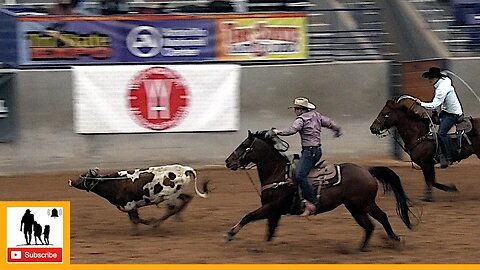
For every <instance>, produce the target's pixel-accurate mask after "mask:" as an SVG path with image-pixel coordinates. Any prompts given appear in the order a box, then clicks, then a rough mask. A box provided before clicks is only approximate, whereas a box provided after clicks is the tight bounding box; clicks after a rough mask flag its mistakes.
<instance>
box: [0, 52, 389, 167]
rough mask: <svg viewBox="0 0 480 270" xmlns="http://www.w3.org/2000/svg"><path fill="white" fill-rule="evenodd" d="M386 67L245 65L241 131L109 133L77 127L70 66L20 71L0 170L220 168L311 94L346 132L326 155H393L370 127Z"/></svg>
mask: <svg viewBox="0 0 480 270" xmlns="http://www.w3.org/2000/svg"><path fill="white" fill-rule="evenodd" d="M389 66H390V63H389V62H388V61H366V62H344V63H320V64H299V65H287V66H279V65H272V66H265V65H262V66H246V67H242V71H241V81H240V93H241V94H240V99H241V100H240V118H241V119H240V130H238V131H236V132H202V133H156V134H111V135H110V134H109V135H82V134H76V133H75V132H74V128H73V114H74V109H73V104H72V83H71V81H72V78H71V76H72V74H71V71H70V70H20V71H18V72H17V78H16V104H15V106H16V109H17V115H16V119H15V120H16V123H17V129H18V132H17V137H16V139H15V140H14V141H13V142H11V143H2V144H0V151H1V152H2V162H1V163H0V173H1V174H12V173H25V172H39V171H49V172H51V171H70V170H80V171H83V170H85V169H87V168H91V167H99V168H100V169H101V170H104V169H117V168H127V169H129V168H135V167H145V166H151V165H161V164H170V163H183V164H188V165H192V166H206V165H218V166H223V164H224V160H225V159H226V157H227V156H228V155H229V154H230V153H231V152H232V151H233V149H234V148H235V147H236V146H237V145H238V144H239V143H240V142H241V141H242V140H243V139H244V138H245V136H246V135H247V130H252V131H255V130H264V129H269V128H271V127H284V126H286V125H288V124H290V123H291V121H293V119H294V114H293V112H292V111H291V110H289V109H287V107H288V106H289V105H290V104H291V103H292V100H293V99H294V98H295V97H297V96H307V97H309V98H310V99H311V100H312V102H314V103H315V104H316V105H317V107H318V109H319V111H320V112H322V113H324V114H326V115H328V116H330V117H332V118H334V119H335V120H336V121H337V122H338V123H339V124H340V125H341V126H342V127H343V129H344V134H345V135H344V136H342V137H341V138H338V139H334V138H333V133H332V132H330V131H328V130H325V131H324V133H323V145H324V146H323V149H324V158H326V159H331V160H336V159H337V160H338V159H343V160H349V159H351V158H356V157H362V156H389V155H390V152H391V149H390V148H391V141H390V140H389V139H388V138H383V139H379V138H377V137H376V136H374V135H372V134H370V131H369V126H370V124H371V123H372V121H373V119H375V117H376V115H377V113H378V112H379V110H380V109H381V108H382V106H383V105H384V104H385V100H386V98H387V97H388V95H389V89H390V79H389V78H390V71H389V70H390V69H389ZM206 109H207V110H208V108H206ZM287 141H288V142H289V143H290V145H291V148H290V151H289V152H290V153H294V152H299V149H300V147H299V144H300V143H299V136H298V135H295V136H292V137H288V138H287Z"/></svg>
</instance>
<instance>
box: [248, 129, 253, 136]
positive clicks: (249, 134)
mask: <svg viewBox="0 0 480 270" xmlns="http://www.w3.org/2000/svg"><path fill="white" fill-rule="evenodd" d="M252 135H253V134H252V132H251V131H250V129H249V130H248V137H251V136H252Z"/></svg>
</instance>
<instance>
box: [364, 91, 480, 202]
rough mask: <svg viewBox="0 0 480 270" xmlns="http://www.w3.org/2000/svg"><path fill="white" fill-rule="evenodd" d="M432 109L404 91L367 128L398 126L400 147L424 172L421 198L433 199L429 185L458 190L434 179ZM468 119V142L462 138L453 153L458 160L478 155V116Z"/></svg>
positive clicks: (381, 129)
mask: <svg viewBox="0 0 480 270" xmlns="http://www.w3.org/2000/svg"><path fill="white" fill-rule="evenodd" d="M431 113H432V111H431V110H427V109H425V108H424V107H422V106H420V105H418V104H417V103H416V102H415V98H414V97H411V96H408V95H403V96H400V97H398V98H393V99H389V100H387V102H386V104H385V106H383V108H382V110H381V111H380V113H379V114H378V116H377V118H375V120H374V121H373V123H372V125H371V126H370V131H371V132H372V133H373V134H376V135H380V134H383V133H385V132H387V131H388V130H389V129H390V128H392V127H396V128H397V131H398V134H399V135H400V137H401V138H402V140H403V142H404V146H402V148H403V149H404V150H405V151H406V152H407V154H408V155H409V156H410V158H411V160H412V161H413V162H414V163H416V164H417V165H418V166H420V168H421V170H422V172H423V176H424V178H425V184H426V188H425V193H424V197H423V200H424V201H428V202H432V201H433V195H432V187H435V188H437V189H440V190H443V191H447V192H457V191H458V190H457V187H456V186H455V185H454V184H448V185H444V184H441V183H438V182H437V181H436V179H435V164H436V163H438V162H437V160H436V159H435V157H436V155H437V150H438V145H437V143H436V141H437V140H436V137H435V136H436V134H433V135H432V133H431V131H430V130H431V128H430V127H431V126H432V125H433V121H432V117H431ZM470 122H471V126H472V128H471V131H469V132H466V134H465V135H466V136H468V140H469V141H470V142H471V143H468V140H467V139H463V141H464V142H463V143H462V145H461V148H459V149H458V151H457V154H456V155H455V156H454V157H453V158H454V159H455V160H454V161H458V162H459V161H461V160H463V159H466V158H468V157H469V156H470V155H472V154H476V155H477V157H478V158H480V137H479V132H480V130H479V129H480V119H479V118H472V119H471V120H470ZM458 138H460V136H458ZM458 138H457V139H453V141H452V145H457V144H458ZM460 139H462V138H460Z"/></svg>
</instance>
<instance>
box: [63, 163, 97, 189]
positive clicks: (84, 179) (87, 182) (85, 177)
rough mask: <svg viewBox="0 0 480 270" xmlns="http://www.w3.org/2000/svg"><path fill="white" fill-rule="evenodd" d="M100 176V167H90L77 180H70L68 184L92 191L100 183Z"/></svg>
mask: <svg viewBox="0 0 480 270" xmlns="http://www.w3.org/2000/svg"><path fill="white" fill-rule="evenodd" d="M98 178H100V173H99V170H98V168H95V169H89V170H88V171H87V172H86V173H84V174H82V175H80V176H79V177H78V178H77V179H76V180H71V179H70V180H68V185H69V186H71V187H74V188H78V189H82V190H86V191H90V190H91V189H92V188H93V187H94V186H95V185H96V184H98Z"/></svg>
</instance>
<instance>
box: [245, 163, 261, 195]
mask: <svg viewBox="0 0 480 270" xmlns="http://www.w3.org/2000/svg"><path fill="white" fill-rule="evenodd" d="M250 168H253V167H250ZM245 174H246V175H247V176H248V179H250V183H252V186H253V188H255V191H256V192H257V194H258V197H261V195H260V191H258V188H257V186H255V183H254V182H253V179H252V177H251V176H250V174H249V173H248V170H245Z"/></svg>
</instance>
